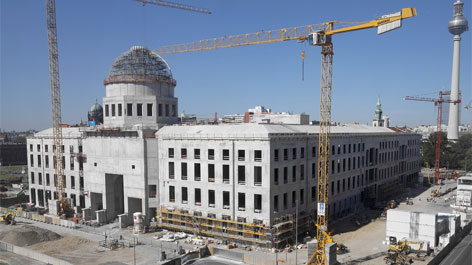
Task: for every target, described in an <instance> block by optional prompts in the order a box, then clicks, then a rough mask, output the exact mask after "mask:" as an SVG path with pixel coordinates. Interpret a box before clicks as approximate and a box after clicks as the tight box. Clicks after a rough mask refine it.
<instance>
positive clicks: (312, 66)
mask: <svg viewBox="0 0 472 265" xmlns="http://www.w3.org/2000/svg"><path fill="white" fill-rule="evenodd" d="M181 2H182V3H185V4H189V5H194V6H200V7H205V8H208V9H210V10H212V11H213V14H211V15H207V14H201V13H194V12H188V11H184V10H178V9H172V8H166V7H160V6H154V5H146V6H143V5H142V4H140V3H137V2H135V1H132V0H81V1H68V0H56V12H57V28H58V44H59V72H60V81H61V100H62V120H63V123H68V124H75V123H78V122H80V121H81V120H84V121H85V120H86V119H87V111H88V110H89V109H90V107H91V106H92V104H94V103H95V100H96V99H97V100H98V102H99V103H101V102H102V98H103V97H104V96H105V87H104V85H103V80H104V79H105V78H106V77H107V74H108V71H109V68H110V66H111V64H112V62H113V60H114V59H115V58H116V57H117V56H119V55H120V54H121V53H123V52H125V51H127V50H128V49H129V48H130V47H131V46H134V45H144V46H146V47H148V48H149V49H158V48H159V47H161V46H165V45H171V44H180V43H187V42H191V41H197V40H202V39H207V38H214V37H221V36H228V35H237V34H242V33H253V32H257V31H261V30H271V29H280V28H285V27H293V26H302V25H309V24H318V23H322V22H326V21H330V20H339V21H369V20H372V19H376V18H378V17H380V16H381V15H384V14H390V13H394V12H396V11H399V10H401V8H405V7H415V8H416V9H417V13H418V16H417V17H413V18H409V19H407V20H404V21H403V22H402V28H400V29H397V30H394V31H392V32H389V33H385V34H382V35H377V31H376V29H367V30H361V31H356V32H349V33H344V34H338V35H335V36H334V37H333V45H334V59H333V98H332V120H334V121H340V122H343V123H350V122H359V123H364V124H365V123H368V124H371V122H372V119H373V118H374V111H375V104H376V102H377V97H380V98H381V101H382V107H383V111H384V114H386V115H388V116H389V117H390V120H391V125H394V126H403V125H407V126H415V125H418V124H435V120H436V110H435V108H434V106H433V104H432V103H428V102H417V101H405V100H403V97H404V96H424V97H433V98H435V97H438V93H439V91H440V90H449V87H450V84H451V68H452V52H453V41H452V38H453V36H452V35H451V34H450V33H449V32H448V30H447V23H448V21H449V20H450V19H451V18H452V10H453V5H452V4H453V2H454V1H453V0H448V1H445V0H441V1H431V0H416V1H414V0H396V1H378V0H365V1H364V0H359V1H352V0H330V1H318V0H315V1H314V0H312V1H308V0H299V1H280V0H272V1H270V0H258V1H251V0H239V1H230V0H181ZM463 2H464V13H465V16H466V18H468V20H469V24H470V21H471V20H472V16H471V7H472V3H471V0H463ZM0 9H1V10H0V12H1V13H0V14H1V18H0V19H1V25H0V30H1V32H0V33H1V36H0V37H1V40H0V52H1V56H0V85H1V88H0V128H1V129H2V130H7V131H8V130H17V131H19V130H27V129H36V130H41V129H45V128H48V127H51V124H52V122H51V97H50V87H49V60H48V45H47V31H46V7H45V1H44V0H43V1H38V0H22V1H18V0H1V1H0ZM302 51H305V52H306V58H305V72H304V76H305V78H304V80H302V59H301V56H300V55H301V52H302ZM320 51H321V49H320V47H316V46H309V45H308V44H306V43H298V42H297V41H287V42H282V43H272V44H262V45H253V46H245V47H234V48H227V49H218V50H211V51H200V52H193V53H181V54H170V55H163V58H164V59H165V60H166V61H167V62H168V64H169V65H170V67H171V69H172V73H173V76H174V79H176V80H177V87H176V89H175V96H176V97H178V98H179V112H180V113H181V112H182V111H185V113H189V114H190V113H191V114H197V115H198V116H199V117H213V116H214V113H215V112H217V113H218V116H220V117H221V116H222V115H225V114H235V113H244V112H245V111H247V109H248V108H253V107H254V106H259V105H262V106H265V107H266V108H271V109H272V110H273V111H279V112H282V111H289V112H293V113H302V112H305V113H308V114H310V118H311V119H314V120H318V119H319V98H320V96H319V93H320V92H319V90H320V89H319V87H320V65H321V62H320ZM471 52H472V45H471V31H467V32H465V33H464V34H462V41H461V72H460V87H461V90H462V96H463V102H464V104H463V106H464V105H465V104H466V103H468V102H470V100H471V98H472V91H471V76H472V71H471V58H472V55H471ZM469 104H470V103H469ZM461 116H462V123H470V121H471V116H472V111H469V112H467V111H466V110H465V109H464V108H461Z"/></svg>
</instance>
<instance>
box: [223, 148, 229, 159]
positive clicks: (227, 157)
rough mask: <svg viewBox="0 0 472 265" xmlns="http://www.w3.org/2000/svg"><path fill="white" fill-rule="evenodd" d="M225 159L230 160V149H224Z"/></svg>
mask: <svg viewBox="0 0 472 265" xmlns="http://www.w3.org/2000/svg"><path fill="white" fill-rule="evenodd" d="M223 160H229V149H223Z"/></svg>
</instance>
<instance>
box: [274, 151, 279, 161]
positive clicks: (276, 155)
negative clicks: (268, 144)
mask: <svg viewBox="0 0 472 265" xmlns="http://www.w3.org/2000/svg"><path fill="white" fill-rule="evenodd" d="M274 161H279V149H275V150H274Z"/></svg>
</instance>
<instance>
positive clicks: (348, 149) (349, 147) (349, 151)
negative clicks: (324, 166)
mask: <svg viewBox="0 0 472 265" xmlns="http://www.w3.org/2000/svg"><path fill="white" fill-rule="evenodd" d="M347 151H348V153H349V154H350V153H351V144H349V146H348V148H347Z"/></svg>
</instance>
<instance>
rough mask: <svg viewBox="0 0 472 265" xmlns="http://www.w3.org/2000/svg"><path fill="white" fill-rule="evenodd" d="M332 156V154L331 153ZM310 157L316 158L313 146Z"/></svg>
mask: <svg viewBox="0 0 472 265" xmlns="http://www.w3.org/2000/svg"><path fill="white" fill-rule="evenodd" d="M333 155H334V153H333ZM311 156H312V157H316V146H313V148H312V149H311Z"/></svg>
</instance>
